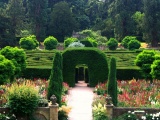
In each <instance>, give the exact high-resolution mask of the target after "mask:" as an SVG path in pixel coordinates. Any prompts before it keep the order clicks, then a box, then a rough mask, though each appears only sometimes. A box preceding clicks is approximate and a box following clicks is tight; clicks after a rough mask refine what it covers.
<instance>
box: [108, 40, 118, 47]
mask: <svg viewBox="0 0 160 120" xmlns="http://www.w3.org/2000/svg"><path fill="white" fill-rule="evenodd" d="M107 46H108V48H109V50H116V49H117V47H118V41H117V40H116V39H115V38H110V39H109V41H108V42H107Z"/></svg>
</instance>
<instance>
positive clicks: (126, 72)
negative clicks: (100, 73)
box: [117, 67, 144, 80]
mask: <svg viewBox="0 0 160 120" xmlns="http://www.w3.org/2000/svg"><path fill="white" fill-rule="evenodd" d="M133 78H135V79H143V78H144V77H143V75H142V72H141V69H137V68H136V69H135V68H127V67H126V68H117V79H118V80H131V79H133Z"/></svg>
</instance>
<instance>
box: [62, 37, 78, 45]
mask: <svg viewBox="0 0 160 120" xmlns="http://www.w3.org/2000/svg"><path fill="white" fill-rule="evenodd" d="M76 41H78V39H77V38H73V37H70V38H67V39H65V40H64V46H65V48H66V47H68V46H69V45H70V44H71V43H73V42H76Z"/></svg>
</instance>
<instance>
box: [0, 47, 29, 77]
mask: <svg viewBox="0 0 160 120" xmlns="http://www.w3.org/2000/svg"><path fill="white" fill-rule="evenodd" d="M0 52H1V54H2V55H4V56H5V58H7V59H9V60H12V62H13V64H14V66H15V74H14V76H15V77H19V76H20V75H21V74H22V72H23V71H24V70H25V68H26V54H25V52H24V50H23V49H19V48H17V47H10V46H7V47H5V48H3V49H2V50H1V51H0Z"/></svg>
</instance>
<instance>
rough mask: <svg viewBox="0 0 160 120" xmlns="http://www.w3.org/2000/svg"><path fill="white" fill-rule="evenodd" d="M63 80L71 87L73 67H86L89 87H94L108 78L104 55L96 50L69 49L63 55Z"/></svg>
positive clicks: (73, 74) (73, 80)
mask: <svg viewBox="0 0 160 120" xmlns="http://www.w3.org/2000/svg"><path fill="white" fill-rule="evenodd" d="M62 56H63V78H64V82H67V83H68V84H69V85H70V86H71V87H73V86H74V85H75V67H76V66H77V65H83V64H85V65H87V66H88V74H89V85H90V86H91V87H94V86H95V85H96V84H97V83H98V82H104V81H106V80H107V78H108V63H107V58H106V55H105V53H103V52H102V51H100V50H98V49H96V48H70V49H66V50H65V51H64V52H63V54H62Z"/></svg>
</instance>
